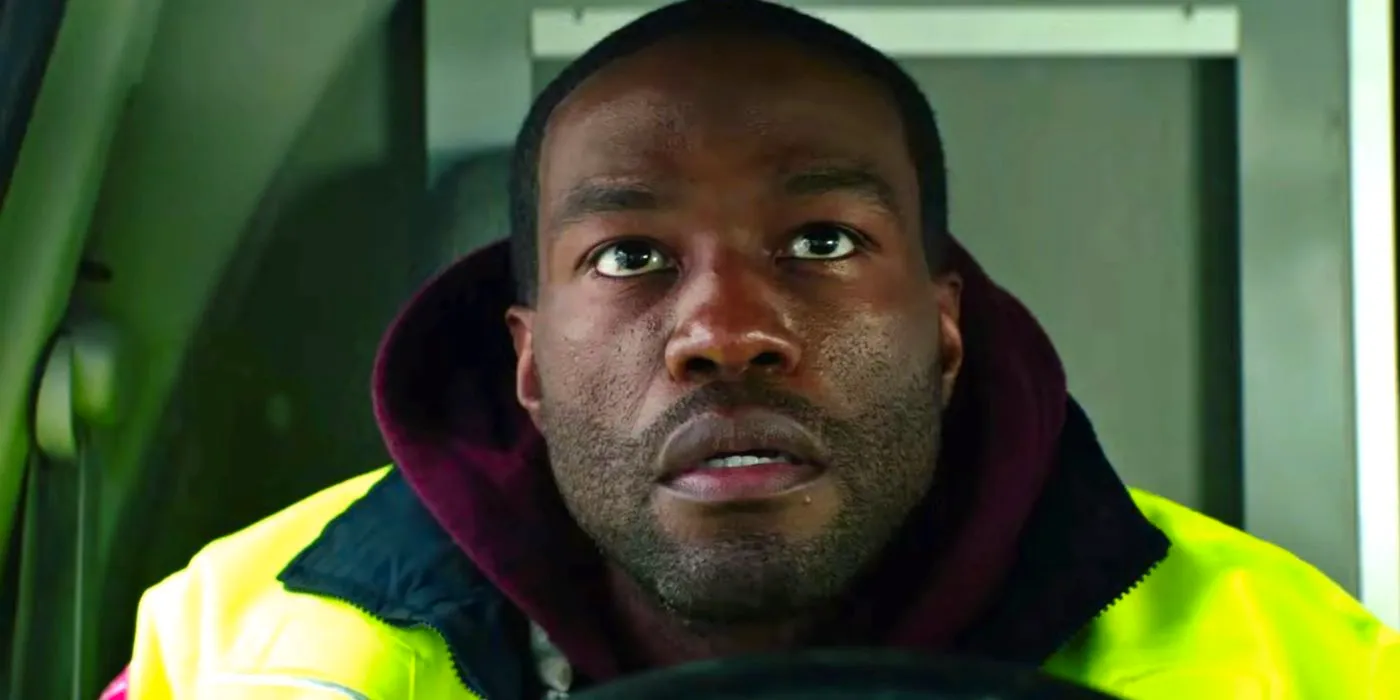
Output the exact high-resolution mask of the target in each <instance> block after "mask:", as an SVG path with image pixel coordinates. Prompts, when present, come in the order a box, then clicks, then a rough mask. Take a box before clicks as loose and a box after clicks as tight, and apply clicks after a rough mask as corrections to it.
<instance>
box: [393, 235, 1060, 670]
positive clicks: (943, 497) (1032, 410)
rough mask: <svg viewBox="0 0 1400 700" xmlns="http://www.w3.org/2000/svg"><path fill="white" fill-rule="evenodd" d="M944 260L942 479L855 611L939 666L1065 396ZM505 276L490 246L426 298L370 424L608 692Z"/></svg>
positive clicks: (1041, 465)
mask: <svg viewBox="0 0 1400 700" xmlns="http://www.w3.org/2000/svg"><path fill="white" fill-rule="evenodd" d="M952 263H953V268H954V269H955V270H957V271H959V272H960V273H961V274H962V276H963V279H964V289H963V308H962V324H961V325H962V328H963V334H964V338H965V344H966V348H967V349H966V354H967V359H966V360H965V363H964V368H963V372H962V375H961V377H960V378H959V381H958V386H957V389H956V390H955V392H954V396H953V398H952V401H951V403H950V406H949V410H948V412H947V414H946V416H945V419H944V420H945V424H944V430H943V435H944V448H943V449H944V451H943V458H942V460H941V462H942V464H943V465H946V467H945V468H941V469H940V472H939V474H940V475H939V478H938V481H937V483H936V484H935V487H934V490H933V495H932V496H931V498H930V499H929V503H928V504H927V505H926V506H925V507H924V508H923V509H921V510H919V511H918V512H916V514H915V516H914V517H913V518H911V522H910V525H909V526H908V527H907V528H906V530H907V531H906V532H905V533H904V535H902V536H901V538H900V539H899V541H898V542H897V543H896V544H895V545H893V546H892V547H891V550H890V552H889V553H888V555H887V556H886V557H885V561H883V562H882V563H881V564H880V565H879V566H878V567H877V569H876V571H875V572H874V574H873V575H872V576H870V577H869V578H868V580H867V581H865V582H864V583H863V584H862V588H863V589H864V590H863V591H862V593H863V594H862V595H859V596H858V597H859V598H860V599H862V600H873V601H882V604H883V605H885V606H886V607H884V608H881V609H870V608H867V609H865V610H864V612H863V613H862V614H864V615H869V616H871V617H870V618H869V620H871V621H872V622H870V624H874V625H875V629H873V630H870V634H872V635H874V637H875V639H874V641H877V642H879V643H881V644H884V645H889V646H900V647H910V648H917V649H927V650H932V651H941V650H944V649H946V648H947V647H948V646H949V645H950V644H951V643H952V642H953V640H954V639H955V637H956V636H957V635H958V634H959V633H960V632H961V631H963V630H964V629H965V628H966V627H967V626H968V625H969V624H971V623H972V622H973V620H974V619H975V617H976V616H977V615H978V613H979V612H980V611H982V610H983V609H984V608H985V606H986V605H987V604H988V602H989V601H988V598H989V596H990V595H991V592H993V591H996V590H998V589H999V588H1000V584H1001V583H1002V582H1003V579H1004V578H1005V576H1006V572H1007V571H1008V570H1009V569H1010V567H1011V565H1012V564H1013V563H1014V561H1015V558H1016V555H1017V542H1018V540H1019V539H1020V535H1021V531H1022V527H1023V525H1024V524H1025V522H1026V520H1027V518H1029V516H1030V514H1031V512H1032V509H1033V507H1034V506H1035V504H1036V501H1037V499H1038V498H1039V496H1040V493H1041V490H1042V487H1043V485H1044V483H1045V480H1046V478H1047V476H1048V474H1049V473H1050V471H1051V469H1052V466H1053V463H1054V458H1055V451H1056V444H1057V440H1058V438H1059V435H1060V431H1061V427H1062V426H1063V424H1064V421H1065V406H1066V402H1067V399H1068V396H1067V392H1066V387H1065V377H1064V370H1063V367H1062V366H1061V364H1060V361H1059V358H1058V356H1057V355H1056V353H1055V350H1054V348H1053V346H1052V345H1051V343H1050V340H1049V338H1047V337H1046V335H1045V333H1044V331H1043V330H1042V329H1041V328H1040V326H1039V324H1038V323H1037V322H1036V321H1035V319H1034V318H1033V317H1032V316H1031V314H1030V312H1029V311H1027V310H1026V309H1025V307H1024V306H1022V305H1021V304H1020V302H1018V301H1017V300H1016V299H1015V298H1014V297H1012V296H1011V295H1010V294H1009V293H1007V292H1006V291H1005V290H1003V289H1001V288H1000V287H998V286H997V285H996V284H995V283H993V282H992V281H991V280H990V279H989V278H988V277H987V276H986V274H985V273H984V272H983V271H982V269H981V268H980V267H979V266H978V265H977V263H976V262H975V261H974V260H973V259H972V258H971V256H969V255H968V254H967V253H966V252H965V251H964V250H963V249H962V248H961V246H959V245H957V244H954V245H953V246H952ZM510 269H511V266H510V260H509V251H508V246H507V244H506V243H497V244H494V245H491V246H489V247H487V248H485V249H483V250H481V251H479V252H477V253H475V254H473V255H471V256H468V257H466V258H464V259H462V260H460V261H459V262H457V263H456V264H454V265H453V266H451V267H450V268H448V269H447V270H446V271H445V272H443V273H442V274H441V275H439V276H438V277H437V278H435V279H434V280H432V281H431V282H429V283H428V284H427V285H426V286H425V287H424V288H423V289H422V291H420V292H419V293H418V295H417V296H416V297H415V298H414V299H413V300H412V301H411V302H410V303H409V305H408V306H407V307H406V308H405V310H404V311H403V313H402V314H401V315H400V317H399V319H398V320H397V321H396V322H395V323H394V325H393V327H392V328H391V329H390V331H389V333H388V334H387V335H386V336H385V339H384V342H383V344H382V346H381V348H380V352H379V357H378V359H377V361H376V363H375V370H374V379H373V391H374V410H375V416H376V418H377V420H378V422H379V426H380V429H381V431H382V432H383V435H384V439H385V443H386V445H387V447H388V449H389V453H390V455H391V456H392V457H393V459H394V462H395V464H397V465H398V468H399V469H400V471H401V472H402V473H403V475H404V477H405V479H406V480H407V481H408V482H409V484H410V485H411V486H412V487H413V489H414V490H415V491H416V492H417V494H418V495H419V497H420V499H421V500H422V501H423V503H424V505H425V506H426V507H427V509H428V511H429V512H430V513H432V515H433V517H434V518H435V519H436V520H437V521H438V523H439V524H440V525H441V526H442V527H443V529H444V530H445V531H446V532H447V533H448V534H449V535H450V536H451V537H452V539H453V540H454V541H455V542H456V543H457V544H458V545H459V546H460V547H461V548H462V549H463V551H465V552H466V554H467V556H468V557H469V558H470V559H471V560H472V562H473V563H474V564H475V565H476V566H477V567H478V568H479V569H480V570H481V572H482V574H483V575H484V576H485V577H486V578H487V579H488V580H490V581H491V583H492V584H494V585H495V586H496V587H497V588H499V589H500V590H501V591H502V592H503V593H504V594H505V595H506V597H507V598H508V599H510V601H511V602H512V603H513V604H514V605H515V606H516V607H518V608H519V609H520V610H521V612H523V613H524V614H525V615H526V616H528V617H529V618H530V619H531V620H533V621H535V622H536V623H537V624H539V625H540V626H541V627H542V628H544V630H545V631H546V632H548V633H549V635H550V637H551V639H552V640H553V642H554V643H555V645H556V646H558V647H559V648H560V650H561V651H563V652H564V654H565V655H566V656H567V657H568V658H569V659H570V661H571V662H572V663H574V664H575V665H576V666H577V667H578V669H579V670H580V671H581V672H582V673H583V675H585V676H587V677H589V678H590V679H592V680H594V681H606V680H609V679H611V678H613V677H615V676H616V675H618V674H619V673H620V672H621V671H622V670H623V669H622V668H620V664H619V661H618V658H619V655H618V654H617V653H616V650H615V649H614V648H613V645H612V642H611V641H610V639H609V636H608V634H607V632H606V630H607V629H608V625H607V624H606V621H605V620H603V619H601V618H600V616H599V614H598V613H597V612H596V611H598V610H599V609H600V608H602V607H603V606H600V605H598V601H599V600H600V598H599V597H598V596H600V595H604V592H603V591H602V590H601V589H600V585H601V582H600V579H601V577H600V576H598V571H599V568H600V567H599V564H600V561H599V558H598V555H597V554H596V551H595V550H594V549H593V547H592V546H591V544H590V543H589V542H588V541H587V539H586V538H585V537H584V535H583V534H582V533H581V532H580V531H579V529H578V528H577V526H575V525H574V523H573V521H572V520H571V519H570V518H569V516H568V514H567V512H566V511H565V509H564V507H563V504H562V502H561V499H560V498H559V496H558V493H557V491H556V490H555V487H554V482H553V478H552V476H551V474H550V471H549V469H548V467H547V463H546V461H545V460H546V454H545V449H544V442H543V439H542V438H541V436H540V435H539V433H538V432H537V431H536V430H535V428H534V426H533V425H532V424H531V422H530V420H529V418H528V416H527V415H526V414H525V412H524V411H523V410H522V409H521V408H520V407H519V405H518V404H517V403H516V400H515V379H514V378H515V352H514V349H513V347H512V345H511V341H510V336H509V333H508V332H507V329H506V326H505V323H504V315H505V312H506V309H507V308H508V307H509V305H510V304H511V302H512V300H513V298H514V286H513V282H512V279H511V273H510ZM951 504H958V506H957V508H956V509H953V508H951V507H949V506H950V505H951ZM910 571H915V572H918V573H917V575H915V576H910V575H909V572H910Z"/></svg>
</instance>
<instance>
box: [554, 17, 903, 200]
mask: <svg viewBox="0 0 1400 700" xmlns="http://www.w3.org/2000/svg"><path fill="white" fill-rule="evenodd" d="M823 160H835V161H843V162H852V161H856V162H861V163H865V164H869V165H870V166H871V167H873V168H875V169H877V170H880V171H882V174H883V175H884V176H885V177H887V178H889V179H891V180H893V181H896V182H897V181H898V180H899V179H900V178H901V177H904V178H912V177H913V174H912V165H911V164H910V163H909V155H908V151H907V148H906V147H905V141H904V129H903V124H902V122H901V120H900V117H899V113H898V110H897V109H896V108H895V105H894V101H893V99H892V98H891V97H890V96H889V95H888V93H887V92H886V90H885V89H884V88H883V86H881V85H879V84H878V83H876V82H875V81H874V80H872V79H871V78H869V77H867V76H864V75H862V74H861V73H859V72H857V71H855V70H853V69H851V68H848V67H846V66H843V65H841V64H840V63H839V62H837V61H835V60H833V59H831V58H828V57H825V56H822V55H820V54H817V53H815V52H813V51H812V50H810V49H807V48H805V47H802V46H799V45H796V44H794V43H791V42H789V41H786V40H782V39H769V38H763V37H756V36H704V35H701V36H687V37H681V38H674V39H668V40H664V41H662V42H660V43H657V44H654V45H652V46H650V47H648V48H646V49H643V50H642V51H639V52H637V53H635V54H632V55H630V56H627V57H625V58H622V59H619V60H618V61H616V62H614V63H612V64H610V65H608V66H607V67H605V68H603V69H601V70H599V71H598V72H597V73H595V74H594V75H592V76H590V77H589V78H588V79H586V80H585V81H584V82H583V83H582V84H581V85H580V86H579V87H578V88H577V89H576V90H575V91H574V92H573V94H571V95H570V97H569V98H568V99H566V100H565V101H564V102H563V103H562V104H561V105H560V106H559V108H558V109H556V110H555V112H554V114H553V116H552V117H551V119H550V121H549V124H548V125H547V128H546V132H545V138H544V142H543V145H542V149H541V157H540V179H541V186H542V187H541V189H542V194H544V195H546V196H547V195H548V193H549V192H550V191H551V190H557V189H558V188H563V187H569V186H570V185H571V184H573V183H574V182H577V181H579V180H585V179H589V178H597V177H627V176H642V177H653V178H654V177H666V176H671V177H676V178H681V179H686V178H703V177H706V176H707V175H725V176H743V175H746V174H753V175H763V174H767V173H766V171H772V170H783V169H786V168H790V167H800V166H801V165H803V164H804V163H806V162H813V161H823ZM542 199H543V198H542ZM541 204H542V205H543V204H544V202H543V201H542V202H541Z"/></svg>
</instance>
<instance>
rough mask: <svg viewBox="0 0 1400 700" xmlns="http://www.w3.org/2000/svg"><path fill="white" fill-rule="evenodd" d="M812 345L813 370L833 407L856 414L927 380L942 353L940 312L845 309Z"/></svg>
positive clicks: (837, 411)
mask: <svg viewBox="0 0 1400 700" xmlns="http://www.w3.org/2000/svg"><path fill="white" fill-rule="evenodd" d="M812 349H813V350H815V352H814V353H812V354H811V365H810V367H809V370H810V373H809V376H812V377H815V378H816V381H819V382H820V383H821V387H820V389H819V391H821V393H823V394H826V395H827V397H828V401H827V404H828V406H829V407H830V410H832V411H833V412H834V413H837V414H839V415H842V416H846V417H849V418H855V417H858V416H861V415H864V414H867V413H868V412H869V411H870V410H871V409H873V408H878V407H879V406H881V405H883V403H884V402H885V401H887V400H888V399H889V397H890V396H894V395H901V394H902V392H901V391H900V390H901V389H903V388H906V387H909V386H913V385H916V384H921V383H924V382H927V381H928V377H927V376H925V375H927V374H928V371H929V369H930V368H931V367H933V366H934V363H935V361H936V359H937V357H938V324H937V317H936V316H932V317H930V318H929V319H928V320H926V321H920V320H919V319H918V317H917V316H913V315H911V314H904V313H901V314H875V313H862V314H848V315H844V316H843V317H842V318H841V319H840V323H839V325H836V326H832V327H830V328H829V330H828V332H827V333H824V334H823V336H822V339H821V341H820V342H819V344H818V346H817V347H816V348H812ZM809 352H810V350H809Z"/></svg>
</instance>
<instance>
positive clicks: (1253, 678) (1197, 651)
mask: <svg viewBox="0 0 1400 700" xmlns="http://www.w3.org/2000/svg"><path fill="white" fill-rule="evenodd" d="M1133 500H1134V501H1135V502H1136V503H1137V506H1138V508H1139V509H1140V510H1141V511H1142V513H1143V515H1145V516H1146V517H1147V518H1148V520H1150V521H1151V522H1152V523H1153V524H1154V525H1156V526H1157V527H1158V528H1159V529H1161V530H1162V532H1163V533H1165V534H1166V535H1167V537H1168V538H1169V539H1170V540H1171V543H1172V544H1171V550H1170V552H1169V553H1168V555H1167V558H1166V559H1164V560H1163V561H1162V562H1161V563H1160V564H1159V565H1158V566H1157V567H1156V568H1155V569H1153V571H1152V572H1151V573H1150V574H1148V575H1147V577H1146V578H1144V579H1143V580H1142V581H1141V582H1140V583H1139V585H1138V586H1136V587H1135V588H1133V589H1132V590H1131V591H1130V592H1128V593H1127V594H1126V595H1125V596H1124V597H1123V598H1122V599H1121V600H1119V601H1118V602H1117V603H1115V604H1114V605H1113V606H1111V607H1110V608H1108V609H1107V610H1106V611H1105V612H1104V613H1103V614H1102V615H1101V616H1100V617H1099V618H1098V619H1097V620H1095V621H1094V622H1093V623H1092V624H1091V625H1090V626H1089V627H1088V628H1087V629H1086V630H1085V633H1084V634H1083V635H1081V639H1080V640H1078V642H1076V645H1077V646H1076V649H1075V650H1072V653H1077V654H1079V655H1080V657H1081V658H1080V662H1081V663H1083V664H1084V665H1085V666H1086V668H1088V669H1097V671H1096V672H1091V673H1090V675H1095V673H1101V674H1107V675H1108V676H1118V677H1119V682H1106V681H1103V682H1101V683H1100V684H1101V685H1105V686H1109V687H1112V688H1113V689H1114V690H1117V691H1118V692H1129V691H1131V692H1129V694H1130V695H1132V696H1133V697H1157V696H1158V695H1161V696H1162V697H1170V696H1171V695H1170V694H1171V693H1173V692H1182V693H1185V692H1187V691H1188V689H1191V688H1193V687H1195V688H1205V687H1208V686H1211V685H1213V686H1214V687H1219V688H1222V689H1223V688H1227V687H1228V688H1230V689H1231V690H1230V691H1229V692H1231V693H1234V695H1221V696H1219V697H1227V696H1228V697H1280V698H1293V697H1372V696H1373V694H1379V695H1386V694H1387V693H1390V692H1396V693H1400V678H1398V677H1396V673H1397V671H1396V670H1395V669H1396V664H1398V663H1400V636H1397V634H1396V633H1395V632H1394V631H1393V630H1390V629H1389V628H1387V627H1386V626H1385V625H1383V624H1381V622H1380V621H1379V620H1377V619H1376V618H1375V616H1374V615H1372V614H1370V612H1368V611H1367V610H1366V609H1365V608H1364V607H1363V606H1362V605H1361V604H1360V603H1359V602H1358V601H1357V600H1356V599H1355V598H1353V597H1352V596H1351V595H1350V594H1348V593H1347V592H1346V591H1345V590H1343V589H1342V587H1341V586H1339V585H1337V584H1336V583H1335V582H1333V581H1332V580H1331V579H1329V578H1328V577H1327V576H1326V575H1324V574H1323V573H1322V572H1321V571H1319V570H1318V569H1316V568H1315V567H1313V566H1312V565H1310V564H1308V563H1307V562H1304V561H1303V560H1301V559H1299V558H1298V557H1296V556H1294V555H1293V554H1291V553H1289V552H1288V551H1286V550H1284V549H1282V548H1281V547H1277V546H1275V545H1273V544H1270V543H1268V542H1265V541H1263V540H1261V539H1259V538H1257V537H1253V536H1251V535H1249V534H1247V533H1244V532H1242V531H1240V530H1237V529H1235V528H1233V527H1230V526H1228V525H1226V524H1224V523H1221V522H1219V521H1217V520H1214V519H1212V518H1210V517H1208V516H1206V515H1204V514H1201V513H1198V512H1196V511H1193V510H1191V509H1189V508H1186V507H1184V506H1181V505H1179V504H1176V503H1173V502H1172V501H1170V500H1168V499H1165V498H1162V497H1160V496H1156V495H1153V494H1150V493H1146V492H1143V491H1137V490H1134V491H1133ZM1128 676H1131V678H1128ZM1123 683H1127V684H1128V685H1126V686H1125V685H1123ZM1386 696H1387V697H1389V696H1388V695H1386ZM1196 697H1198V698H1213V697H1217V696H1216V695H1210V694H1209V693H1207V694H1206V695H1204V696H1202V695H1200V694H1199V693H1197V694H1196Z"/></svg>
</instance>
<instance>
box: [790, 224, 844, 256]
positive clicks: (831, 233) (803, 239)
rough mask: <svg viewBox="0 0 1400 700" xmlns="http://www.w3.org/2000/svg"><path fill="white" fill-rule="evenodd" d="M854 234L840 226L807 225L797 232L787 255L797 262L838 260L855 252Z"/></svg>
mask: <svg viewBox="0 0 1400 700" xmlns="http://www.w3.org/2000/svg"><path fill="white" fill-rule="evenodd" d="M856 248H857V245H856V234H855V233H854V232H852V231H851V230H850V229H849V228H847V227H845V226H841V225H840V224H826V223H822V224H809V225H807V226H803V227H802V228H801V229H799V230H798V233H797V236H796V237H794V238H793V239H792V243H791V245H789V246H788V255H789V256H791V257H793V258H797V259H799V260H840V259H842V258H845V257H847V256H849V255H851V254H852V253H854V252H856Z"/></svg>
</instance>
